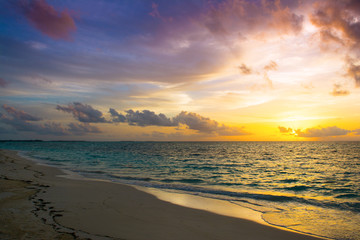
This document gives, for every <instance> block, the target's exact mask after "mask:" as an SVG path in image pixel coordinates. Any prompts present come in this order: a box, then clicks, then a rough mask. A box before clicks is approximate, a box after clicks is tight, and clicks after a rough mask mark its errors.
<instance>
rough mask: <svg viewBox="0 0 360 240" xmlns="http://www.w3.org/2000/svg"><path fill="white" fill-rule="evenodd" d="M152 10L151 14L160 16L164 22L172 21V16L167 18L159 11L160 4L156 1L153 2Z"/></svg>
mask: <svg viewBox="0 0 360 240" xmlns="http://www.w3.org/2000/svg"><path fill="white" fill-rule="evenodd" d="M151 8H152V11H151V12H150V13H149V15H150V16H152V17H154V18H159V19H161V20H162V21H164V22H171V21H172V20H173V19H172V18H171V17H169V18H165V17H163V16H162V15H161V14H160V12H159V5H158V4H156V3H152V4H151Z"/></svg>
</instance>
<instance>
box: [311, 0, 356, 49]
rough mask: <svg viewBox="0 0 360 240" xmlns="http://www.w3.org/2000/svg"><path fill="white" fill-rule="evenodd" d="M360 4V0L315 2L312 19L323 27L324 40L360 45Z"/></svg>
mask: <svg viewBox="0 0 360 240" xmlns="http://www.w3.org/2000/svg"><path fill="white" fill-rule="evenodd" d="M359 15H360V4H359V1H358V0H322V1H317V2H316V3H315V11H314V12H313V13H312V14H310V20H311V21H312V23H313V24H314V25H316V26H318V27H319V28H320V29H321V37H322V38H323V39H322V40H323V41H327V42H328V41H336V42H341V43H342V44H346V45H352V46H356V47H359V45H358V44H359V42H360V22H359V21H358V16H359Z"/></svg>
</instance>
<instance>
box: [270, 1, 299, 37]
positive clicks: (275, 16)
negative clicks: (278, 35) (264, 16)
mask: <svg viewBox="0 0 360 240" xmlns="http://www.w3.org/2000/svg"><path fill="white" fill-rule="evenodd" d="M274 4H275V10H272V11H271V15H272V22H271V23H270V26H272V27H273V28H274V29H277V30H278V31H280V32H282V33H286V34H288V33H299V32H300V31H301V30H302V25H303V21H304V16H302V15H297V14H295V13H293V12H291V10H290V8H289V7H284V6H282V4H281V1H275V2H274Z"/></svg>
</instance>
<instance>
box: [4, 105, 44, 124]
mask: <svg viewBox="0 0 360 240" xmlns="http://www.w3.org/2000/svg"><path fill="white" fill-rule="evenodd" d="M2 108H3V109H5V111H6V112H7V113H8V114H10V115H11V116H13V117H14V119H16V120H21V121H40V120H41V118H39V117H35V116H32V115H30V114H29V113H26V112H24V111H21V110H17V109H15V108H13V107H10V106H8V105H6V104H4V105H3V106H2Z"/></svg>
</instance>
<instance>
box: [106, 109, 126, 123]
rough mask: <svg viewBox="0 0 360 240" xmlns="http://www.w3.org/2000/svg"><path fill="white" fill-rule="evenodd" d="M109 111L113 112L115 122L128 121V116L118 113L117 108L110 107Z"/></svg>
mask: <svg viewBox="0 0 360 240" xmlns="http://www.w3.org/2000/svg"><path fill="white" fill-rule="evenodd" d="M109 113H110V114H111V117H112V121H113V122H126V117H125V116H124V115H122V114H121V113H118V112H117V111H116V110H115V109H113V108H110V109H109Z"/></svg>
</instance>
